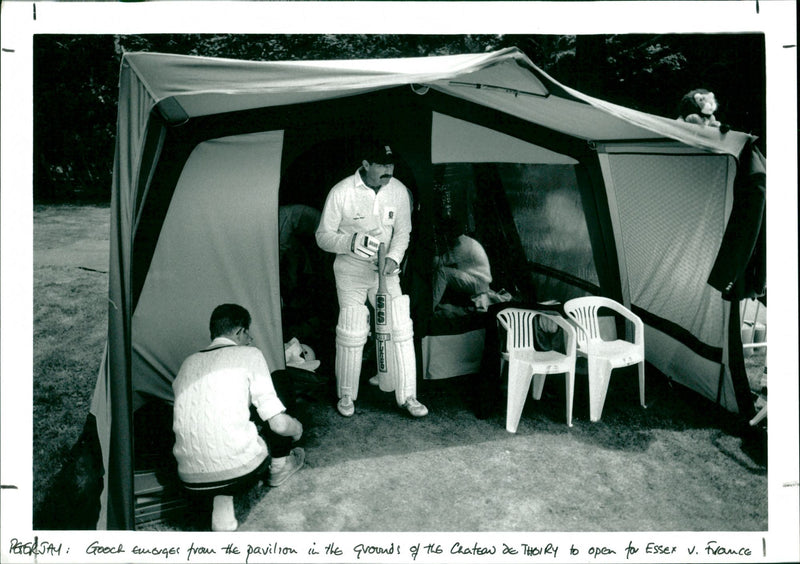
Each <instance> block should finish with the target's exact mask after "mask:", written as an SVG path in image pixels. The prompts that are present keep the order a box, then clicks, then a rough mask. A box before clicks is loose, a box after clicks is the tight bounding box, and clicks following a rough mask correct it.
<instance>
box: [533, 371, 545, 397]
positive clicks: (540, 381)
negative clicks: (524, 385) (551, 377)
mask: <svg viewBox="0 0 800 564" xmlns="http://www.w3.org/2000/svg"><path fill="white" fill-rule="evenodd" d="M545 378H547V374H534V375H533V393H532V395H533V399H537V400H538V399H542V390H544V380H545Z"/></svg>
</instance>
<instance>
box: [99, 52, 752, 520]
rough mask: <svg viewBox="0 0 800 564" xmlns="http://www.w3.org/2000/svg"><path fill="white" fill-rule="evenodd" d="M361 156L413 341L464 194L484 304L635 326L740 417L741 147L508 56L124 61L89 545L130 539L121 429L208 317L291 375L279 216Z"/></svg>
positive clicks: (746, 272) (673, 369) (126, 437)
mask: <svg viewBox="0 0 800 564" xmlns="http://www.w3.org/2000/svg"><path fill="white" fill-rule="evenodd" d="M373 135H379V136H381V137H387V136H388V137H390V138H391V139H392V143H393V144H394V147H395V150H396V152H397V154H398V155H399V156H400V158H401V160H400V163H399V164H398V167H397V176H398V177H400V178H401V179H402V180H403V181H404V182H405V183H406V184H407V185H408V186H409V188H410V190H411V192H412V196H413V200H414V210H415V211H414V213H415V221H414V226H415V227H414V229H415V231H414V236H413V237H414V240H413V242H412V247H411V248H410V252H409V254H410V258H409V264H408V265H407V266H406V268H407V272H408V273H409V274H408V288H409V291H410V292H413V293H414V295H413V296H412V300H413V302H414V306H413V312H412V313H413V316H414V322H415V325H414V327H415V333H416V337H417V338H418V339H419V338H424V337H425V336H426V334H428V333H430V332H431V331H432V329H431V327H432V325H431V320H430V315H429V312H428V309H429V308H428V307H427V304H426V298H425V285H426V277H425V269H426V265H428V264H430V258H431V253H432V250H431V248H430V245H427V244H426V242H427V241H429V240H431V239H432V238H433V233H432V229H433V227H432V226H433V225H434V223H435V222H434V213H435V211H434V210H435V209H436V208H437V202H438V200H437V198H438V197H439V196H437V193H436V188H435V186H439V185H440V184H441V183H442V182H443V179H445V181H446V180H447V179H450V180H452V179H453V178H461V177H464V175H470V182H471V183H472V184H471V186H472V187H473V188H471V190H473V192H480V194H482V196H478V197H477V200H476V201H474V202H473V203H474V205H475V206H476V207H479V208H481V209H484V210H488V211H486V215H485V216H483V217H482V218H481V219H480V223H481V227H482V228H483V229H484V230H494V231H497V232H499V233H501V235H500V236H499V240H498V241H496V243H495V245H496V246H498V247H502V250H501V251H498V250H497V249H495V251H496V252H495V253H494V254H495V256H497V257H498V263H497V265H496V270H495V278H496V279H497V280H498V282H501V283H502V285H503V286H504V287H506V288H509V289H511V290H514V289H518V288H523V287H534V288H535V289H536V292H537V296H538V297H539V298H541V299H542V300H545V299H552V300H557V301H563V300H565V299H569V298H570V297H574V296H576V295H584V294H586V293H596V294H603V295H606V296H609V297H611V298H614V299H616V300H618V301H620V302H621V303H624V304H625V305H627V306H629V307H631V308H633V309H634V311H636V312H637V313H638V314H639V315H640V316H641V317H642V318H643V319H644V321H645V323H646V325H647V333H646V343H647V351H646V354H647V361H648V362H649V363H650V364H651V365H652V366H653V367H655V368H656V369H658V370H660V371H661V372H663V373H664V374H665V375H666V376H667V377H669V378H671V379H672V380H674V381H676V382H679V383H681V384H683V385H686V386H688V387H690V388H692V389H694V390H697V391H698V392H699V393H701V394H703V395H704V396H706V397H708V398H710V399H712V400H713V401H716V402H718V403H719V404H720V405H722V406H723V407H725V408H726V409H728V410H730V411H734V412H739V413H741V414H742V415H743V416H747V415H749V414H750V413H751V412H752V402H751V400H750V396H749V391H748V389H747V382H746V378H745V376H744V374H743V364H742V359H741V341H740V335H739V319H738V315H739V313H738V312H739V299H741V298H743V297H745V296H750V295H754V294H759V293H762V292H763V289H764V281H763V268H762V263H761V262H760V261H761V260H762V258H763V252H762V251H763V210H764V180H763V179H764V163H763V160H762V159H761V157H760V154H759V153H758V152H757V150H755V148H754V146H753V141H754V139H753V138H752V137H751V136H749V135H746V134H743V133H739V132H735V131H730V132H728V133H726V134H721V133H720V132H719V131H718V130H716V129H713V128H702V127H699V126H695V125H689V124H685V123H682V122H679V121H677V120H674V119H669V118H663V117H658V116H653V115H648V114H644V113H641V112H638V111H634V110H631V109H628V108H624V107H620V106H618V105H614V104H610V103H608V102H605V101H602V100H599V99H596V98H592V97H589V96H586V95H583V94H581V93H579V92H577V91H575V90H572V89H570V88H568V87H566V86H563V85H561V84H559V83H558V82H557V81H555V80H554V79H552V78H551V77H549V76H548V75H547V74H545V73H544V72H543V71H541V70H540V69H538V68H537V67H536V66H535V65H534V64H533V63H532V62H531V61H530V60H529V59H528V58H527V57H526V56H525V55H524V54H523V53H521V52H520V51H518V50H516V49H506V50H501V51H497V52H491V53H485V54H477V55H455V56H442V57H426V58H408V59H383V60H346V61H344V60H343V61H303V62H252V61H238V60H226V59H211V58H200V57H189V56H177V55H166V54H156V53H127V54H125V55H124V56H123V60H122V65H121V74H120V93H119V114H118V123H117V146H116V155H115V163H114V175H113V191H112V200H111V253H110V270H109V274H110V275H109V278H110V283H109V284H110V286H109V319H108V322H109V326H108V344H107V348H106V354H105V357H104V361H103V365H102V367H101V370H100V374H99V378H98V383H97V387H96V392H95V397H94V401H93V407H92V413H93V414H94V415H95V417H96V420H97V426H98V434H99V437H100V442H101V446H102V450H103V457H104V466H105V469H106V480H105V491H104V496H103V501H104V504H103V508H102V511H101V518H100V522H99V524H98V525H99V526H100V527H107V528H111V529H130V528H133V526H134V520H133V496H134V492H133V440H132V436H133V429H132V427H133V413H134V411H135V410H136V409H137V408H139V407H140V406H141V405H144V404H145V403H146V402H147V401H148V400H149V399H152V398H157V399H160V400H163V401H166V402H169V401H171V379H172V378H173V377H174V375H175V374H176V372H177V370H178V368H179V366H180V363H181V361H182V360H183V358H185V357H186V356H187V355H188V354H190V353H191V352H193V351H194V350H197V349H198V348H199V347H202V346H203V345H204V344H205V341H206V339H207V329H206V327H207V322H208V316H209V313H210V311H211V309H212V308H213V307H214V306H215V305H217V304H219V303H223V302H237V303H240V304H242V305H244V306H245V307H247V308H248V309H249V310H250V311H251V313H252V314H253V336H254V339H255V343H254V344H255V345H256V346H258V347H259V348H260V349H261V350H262V351H263V352H264V354H265V356H266V357H267V360H268V361H269V363H270V366H272V367H273V368H279V367H282V366H283V365H284V349H283V342H284V340H286V339H288V337H290V335H284V328H285V325H284V320H283V319H282V300H281V283H282V281H281V277H280V265H279V249H278V239H279V227H278V223H279V222H278V216H279V208H280V206H283V205H289V204H303V205H309V206H312V207H317V208H319V207H321V204H322V202H323V201H324V197H325V194H326V192H327V190H328V188H329V187H330V186H331V185H332V183H333V182H335V181H336V180H338V179H339V178H341V177H343V176H344V175H346V174H351V173H352V172H353V171H355V168H356V167H357V163H358V160H357V158H356V157H357V155H358V147H359V143H360V142H361V141H362V140H363V139H364V138H366V137H369V136H373ZM465 171H466V172H465ZM475 185H480V186H479V187H478V188H475ZM481 198H488V199H483V200H481ZM456 200H457V201H456V202H455V204H454V205H455V206H456V207H457V206H458V205H460V204H459V203H458V202H459V199H458V194H456ZM520 202H522V203H520ZM520 210H522V211H520ZM489 250H490V251H492V249H489ZM503 257H505V259H503ZM327 301H328V302H333V303H334V304H335V300H334V299H333V295H330V296H329V299H328V300H327ZM319 305H320V307H322V305H323V304H319ZM285 338H286V339H285ZM429 360H430V359H429Z"/></svg>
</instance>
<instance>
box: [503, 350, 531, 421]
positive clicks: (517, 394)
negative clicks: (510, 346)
mask: <svg viewBox="0 0 800 564" xmlns="http://www.w3.org/2000/svg"><path fill="white" fill-rule="evenodd" d="M532 377H533V371H532V370H531V367H530V365H529V364H526V363H524V362H519V361H516V360H514V359H513V358H512V359H510V360H509V362H508V406H507V408H506V431H508V432H509V433H516V432H517V426H518V425H519V419H520V417H521V416H522V408H523V407H524V406H525V399H526V398H527V397H528V388H529V387H530V385H531V378H532Z"/></svg>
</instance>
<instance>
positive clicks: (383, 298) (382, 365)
mask: <svg viewBox="0 0 800 564" xmlns="http://www.w3.org/2000/svg"><path fill="white" fill-rule="evenodd" d="M385 261H386V244H385V243H381V244H380V246H379V247H378V291H377V293H376V294H375V353H376V354H375V357H376V358H377V362H378V379H379V381H380V383H379V386H380V389H381V390H383V391H384V392H391V391H392V390H394V382H393V378H392V375H391V369H390V368H389V347H390V346H391V343H390V342H389V341H390V340H391V338H392V333H391V327H392V320H391V318H390V316H391V311H392V299H391V297H390V296H389V293H388V292H387V291H386V275H385V274H384V273H383V267H384V262H385Z"/></svg>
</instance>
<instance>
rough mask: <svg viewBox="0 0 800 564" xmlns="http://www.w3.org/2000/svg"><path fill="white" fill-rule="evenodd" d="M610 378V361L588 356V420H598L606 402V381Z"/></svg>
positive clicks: (594, 421) (593, 421)
mask: <svg viewBox="0 0 800 564" xmlns="http://www.w3.org/2000/svg"><path fill="white" fill-rule="evenodd" d="M610 379H611V363H609V362H608V361H607V360H603V359H593V358H591V357H590V358H589V421H591V422H592V423H596V422H598V421H600V416H601V415H602V414H603V405H604V404H605V403H606V394H607V393H608V383H609V380H610Z"/></svg>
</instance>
